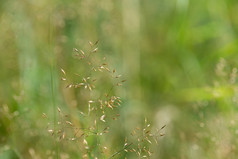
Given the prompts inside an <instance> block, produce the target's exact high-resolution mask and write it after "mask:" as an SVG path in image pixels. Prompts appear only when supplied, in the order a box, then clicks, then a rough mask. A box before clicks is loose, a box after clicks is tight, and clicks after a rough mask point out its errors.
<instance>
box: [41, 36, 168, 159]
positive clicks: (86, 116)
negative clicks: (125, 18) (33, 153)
mask: <svg viewBox="0 0 238 159" xmlns="http://www.w3.org/2000/svg"><path fill="white" fill-rule="evenodd" d="M88 43H89V45H90V47H91V50H90V51H83V50H81V49H77V48H74V49H73V52H74V54H73V55H74V57H75V58H76V60H80V64H82V65H83V66H85V67H82V68H85V71H82V72H79V73H74V77H75V76H77V80H78V78H79V80H78V81H77V82H71V79H70V78H69V77H70V73H67V74H66V71H65V70H64V69H63V68H60V71H61V80H62V81H63V82H65V83H66V86H65V87H66V89H78V90H79V91H82V92H86V93H85V94H86V95H87V96H86V97H85V99H83V100H85V101H84V103H85V106H84V107H83V108H82V109H83V110H78V112H79V116H80V119H82V120H80V119H79V120H78V119H76V123H75V122H73V121H72V118H73V116H71V115H67V114H65V113H64V110H63V109H61V108H60V107H57V111H58V122H57V123H58V125H57V128H56V129H52V128H51V126H50V125H48V127H47V129H48V132H49V133H50V134H51V135H52V136H54V137H55V138H57V140H58V142H66V141H67V142H75V143H78V146H79V147H80V150H81V151H82V154H83V155H82V157H83V158H95V159H96V158H108V159H111V158H114V157H115V156H117V155H119V154H121V153H135V154H136V155H137V156H138V158H145V157H146V158H148V157H149V156H151V154H152V152H151V151H150V146H149V145H151V144H153V140H154V141H155V142H156V143H157V140H158V137H160V136H162V135H159V133H160V131H161V130H162V129H164V127H165V126H164V127H162V128H161V129H160V130H157V131H156V132H154V133H153V132H152V130H151V129H152V128H151V125H150V124H148V123H147V120H146V119H145V124H144V127H142V128H136V129H135V130H133V132H132V133H131V138H132V139H130V140H131V141H130V142H128V140H127V138H126V139H125V144H124V146H123V148H122V149H120V150H119V151H117V152H115V153H113V154H112V155H109V154H104V153H103V152H104V151H105V150H107V151H108V152H110V150H108V147H107V146H103V145H104V144H103V143H101V139H102V138H103V136H105V135H106V134H107V133H109V131H110V125H109V123H110V122H113V121H115V120H117V119H118V118H119V117H120V114H119V113H118V108H119V107H120V105H121V103H122V101H121V98H120V97H118V96H116V95H114V89H115V87H117V86H122V85H123V83H125V82H126V80H125V79H121V75H120V74H117V71H116V70H115V68H113V69H112V68H111V67H110V66H109V64H108V63H107V62H106V61H105V59H106V58H105V57H104V58H103V62H102V61H100V60H99V58H96V59H94V56H98V55H99V54H98V51H99V49H98V47H97V44H98V41H96V42H95V43H93V42H91V41H89V42H88ZM96 60H98V61H96ZM105 77H109V79H110V80H112V81H113V82H111V81H110V82H109V81H108V83H110V85H111V86H110V87H109V89H106V90H105V89H104V88H103V89H104V92H102V91H101V90H100V88H101V87H102V86H101V85H100V82H101V83H102V84H105V81H104V79H105ZM95 92H99V93H100V95H99V96H98V97H94V96H93V95H94V93H95ZM42 116H43V117H44V118H46V119H47V115H46V114H45V113H44V114H43V115H42ZM92 136H93V137H95V139H90V140H95V141H94V142H95V144H94V145H91V144H90V142H88V139H89V138H91V137H92ZM132 141H133V142H132ZM108 156H109V157H108Z"/></svg>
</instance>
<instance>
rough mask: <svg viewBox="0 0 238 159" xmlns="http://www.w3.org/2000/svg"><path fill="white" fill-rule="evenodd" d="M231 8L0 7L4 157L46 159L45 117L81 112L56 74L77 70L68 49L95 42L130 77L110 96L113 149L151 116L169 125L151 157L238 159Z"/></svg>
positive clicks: (222, 0)
mask: <svg viewBox="0 0 238 159" xmlns="http://www.w3.org/2000/svg"><path fill="white" fill-rule="evenodd" d="M237 11H238V2H237V1H236V0H199V1H195V0H170V1H167V0H150V1H146V0H100V1H95V0H71V1H66V0H51V1H47V0H40V1H36V0H21V1H6V0H0V158H1V159H14V158H16V159H17V158H46V155H50V153H51V151H47V150H51V149H52V147H54V144H52V143H53V140H50V139H49V137H48V136H50V135H48V136H47V133H46V131H47V130H46V125H47V122H46V121H45V120H44V119H42V113H46V114H48V115H49V116H53V112H54V111H55V110H54V107H53V105H60V107H62V108H63V109H65V110H68V111H70V109H71V107H72V106H74V105H77V102H76V103H75V99H76V98H77V95H76V93H77V92H74V91H72V92H69V91H65V86H64V84H62V82H61V81H60V74H61V72H60V68H64V70H66V72H72V73H73V72H77V71H78V70H80V68H79V66H78V65H77V64H76V62H75V61H74V58H73V57H72V54H73V48H78V49H86V50H87V49H88V48H89V46H88V41H92V42H95V41H97V40H99V44H98V47H99V51H98V53H99V54H100V55H102V56H105V57H107V59H108V61H109V63H110V65H111V66H112V67H115V68H116V70H117V72H120V73H121V74H122V75H123V78H125V79H126V80H127V82H126V83H125V84H124V85H123V86H122V87H120V88H118V89H117V91H115V92H116V94H118V95H119V96H120V97H121V98H122V100H123V104H122V106H121V108H120V115H121V118H120V119H119V122H118V125H120V126H117V128H118V129H119V128H120V129H119V130H116V131H115V135H116V136H118V137H114V138H113V137H112V140H114V142H115V145H116V143H121V142H123V141H121V140H124V137H125V136H126V135H128V134H129V130H130V128H131V127H132V126H134V125H135V123H137V122H138V121H141V120H144V118H145V117H147V119H148V121H150V122H151V124H152V125H153V127H158V128H160V127H162V126H163V125H165V124H166V125H167V126H166V128H165V134H166V135H165V136H163V137H162V138H160V140H159V143H158V145H155V146H153V152H154V155H153V157H152V158H163V159H175V158H176V159H178V158H179V159H189V158H193V159H201V158H211V159H212V158H216V159H224V158H230V159H232V158H234V159H235V158H236V157H237V156H238V140H237V136H238V125H237V124H238V123H237V122H238V107H237V104H238V87H237V80H236V74H237V68H236V67H238V62H237V57H238V16H237ZM52 90H54V93H53V94H52ZM49 120H51V121H52V120H53V119H52V118H50V119H49ZM127 130H128V131H127ZM71 145H72V147H73V146H74V144H71ZM115 149H117V147H116V146H115ZM60 151H62V152H63V150H62V149H61V150H60ZM71 151H72V152H71ZM66 152H67V151H65V152H64V153H62V154H61V158H80V157H79V156H80V155H79V156H77V151H76V150H74V151H73V150H72V149H71V150H70V151H68V152H70V153H69V154H67V153H66ZM112 152H113V147H112ZM67 155H68V156H67ZM129 158H130V157H129ZM131 158H132V157H131Z"/></svg>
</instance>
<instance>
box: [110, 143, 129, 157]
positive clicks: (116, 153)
mask: <svg viewBox="0 0 238 159" xmlns="http://www.w3.org/2000/svg"><path fill="white" fill-rule="evenodd" d="M132 144H133V143H130V144H128V145H126V146H124V147H123V149H121V150H119V151H117V152H115V153H114V154H112V155H111V157H109V158H108V159H111V158H113V157H115V156H116V155H118V154H119V153H121V152H122V151H124V150H125V149H127V148H128V147H130V146H131V145H132Z"/></svg>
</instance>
